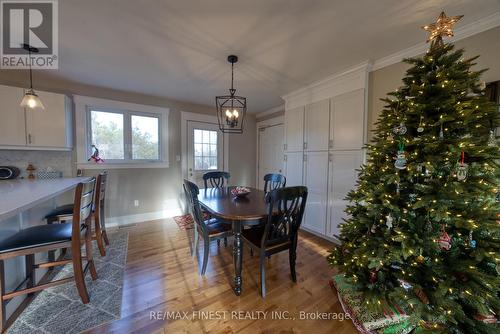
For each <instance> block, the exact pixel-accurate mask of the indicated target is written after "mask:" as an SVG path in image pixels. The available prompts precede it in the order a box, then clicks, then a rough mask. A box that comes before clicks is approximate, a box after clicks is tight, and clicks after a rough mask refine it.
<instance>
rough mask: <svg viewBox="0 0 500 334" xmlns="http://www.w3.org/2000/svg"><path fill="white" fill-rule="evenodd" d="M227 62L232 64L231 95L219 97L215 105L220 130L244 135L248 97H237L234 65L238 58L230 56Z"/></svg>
mask: <svg viewBox="0 0 500 334" xmlns="http://www.w3.org/2000/svg"><path fill="white" fill-rule="evenodd" d="M227 61H228V62H229V63H231V88H230V89H229V95H224V96H217V97H216V98H215V105H216V107H217V119H218V121H219V129H220V130H221V131H222V132H224V133H243V121H244V119H245V115H246V112H247V99H246V97H242V96H237V95H235V94H236V89H234V64H235V63H236V62H237V61H238V57H237V56H235V55H230V56H228V57H227Z"/></svg>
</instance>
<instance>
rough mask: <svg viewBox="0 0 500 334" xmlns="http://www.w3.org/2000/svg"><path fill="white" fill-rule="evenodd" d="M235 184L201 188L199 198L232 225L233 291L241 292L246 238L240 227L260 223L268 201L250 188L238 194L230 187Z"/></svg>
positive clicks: (258, 191)
mask: <svg viewBox="0 0 500 334" xmlns="http://www.w3.org/2000/svg"><path fill="white" fill-rule="evenodd" d="M233 188H236V187H220V188H206V189H200V192H199V194H198V201H199V202H200V205H201V206H202V208H203V209H204V210H205V211H207V212H208V213H209V214H210V215H211V216H213V217H215V218H218V219H219V220H220V221H221V222H225V223H229V224H231V225H232V231H233V235H234V246H233V261H234V286H233V290H234V293H235V294H236V295H237V296H239V295H241V287H242V284H243V280H242V277H241V270H242V262H243V241H242V239H241V231H242V229H243V228H244V227H245V226H255V225H261V224H263V223H264V222H265V219H266V217H267V216H268V206H267V204H266V202H265V195H266V193H265V192H264V191H262V190H259V189H255V188H249V187H247V188H248V189H249V190H250V193H249V194H247V195H246V196H244V197H236V196H234V195H233V194H232V193H231V190H232V189H233Z"/></svg>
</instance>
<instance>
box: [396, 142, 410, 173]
mask: <svg viewBox="0 0 500 334" xmlns="http://www.w3.org/2000/svg"><path fill="white" fill-rule="evenodd" d="M395 159H396V162H394V167H396V168H397V169H406V163H407V160H406V152H405V150H404V144H403V142H400V143H399V150H398V153H397V155H396V158H395Z"/></svg>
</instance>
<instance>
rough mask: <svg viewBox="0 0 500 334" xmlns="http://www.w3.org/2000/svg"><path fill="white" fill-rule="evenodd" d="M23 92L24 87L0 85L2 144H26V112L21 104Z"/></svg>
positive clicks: (0, 143)
mask: <svg viewBox="0 0 500 334" xmlns="http://www.w3.org/2000/svg"><path fill="white" fill-rule="evenodd" d="M23 94H24V91H23V89H22V88H17V87H8V86H0V119H1V120H0V145H5V146H25V145H26V128H25V126H26V121H25V114H24V109H23V108H21V106H20V105H19V104H20V103H21V99H22V98H23Z"/></svg>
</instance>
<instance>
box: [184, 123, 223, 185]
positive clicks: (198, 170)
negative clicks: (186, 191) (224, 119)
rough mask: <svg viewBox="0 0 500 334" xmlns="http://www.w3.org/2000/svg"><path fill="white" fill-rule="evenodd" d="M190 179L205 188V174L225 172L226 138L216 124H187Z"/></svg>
mask: <svg viewBox="0 0 500 334" xmlns="http://www.w3.org/2000/svg"><path fill="white" fill-rule="evenodd" d="M187 128H188V131H187V134H188V140H187V144H188V147H187V150H188V152H187V154H188V159H187V161H188V166H187V167H188V179H189V181H191V182H193V183H196V184H197V185H198V187H200V188H204V187H205V185H204V183H203V174H204V173H206V172H208V171H215V170H224V136H223V134H222V132H221V131H220V130H219V125H218V124H215V123H205V122H195V121H188V123H187Z"/></svg>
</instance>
